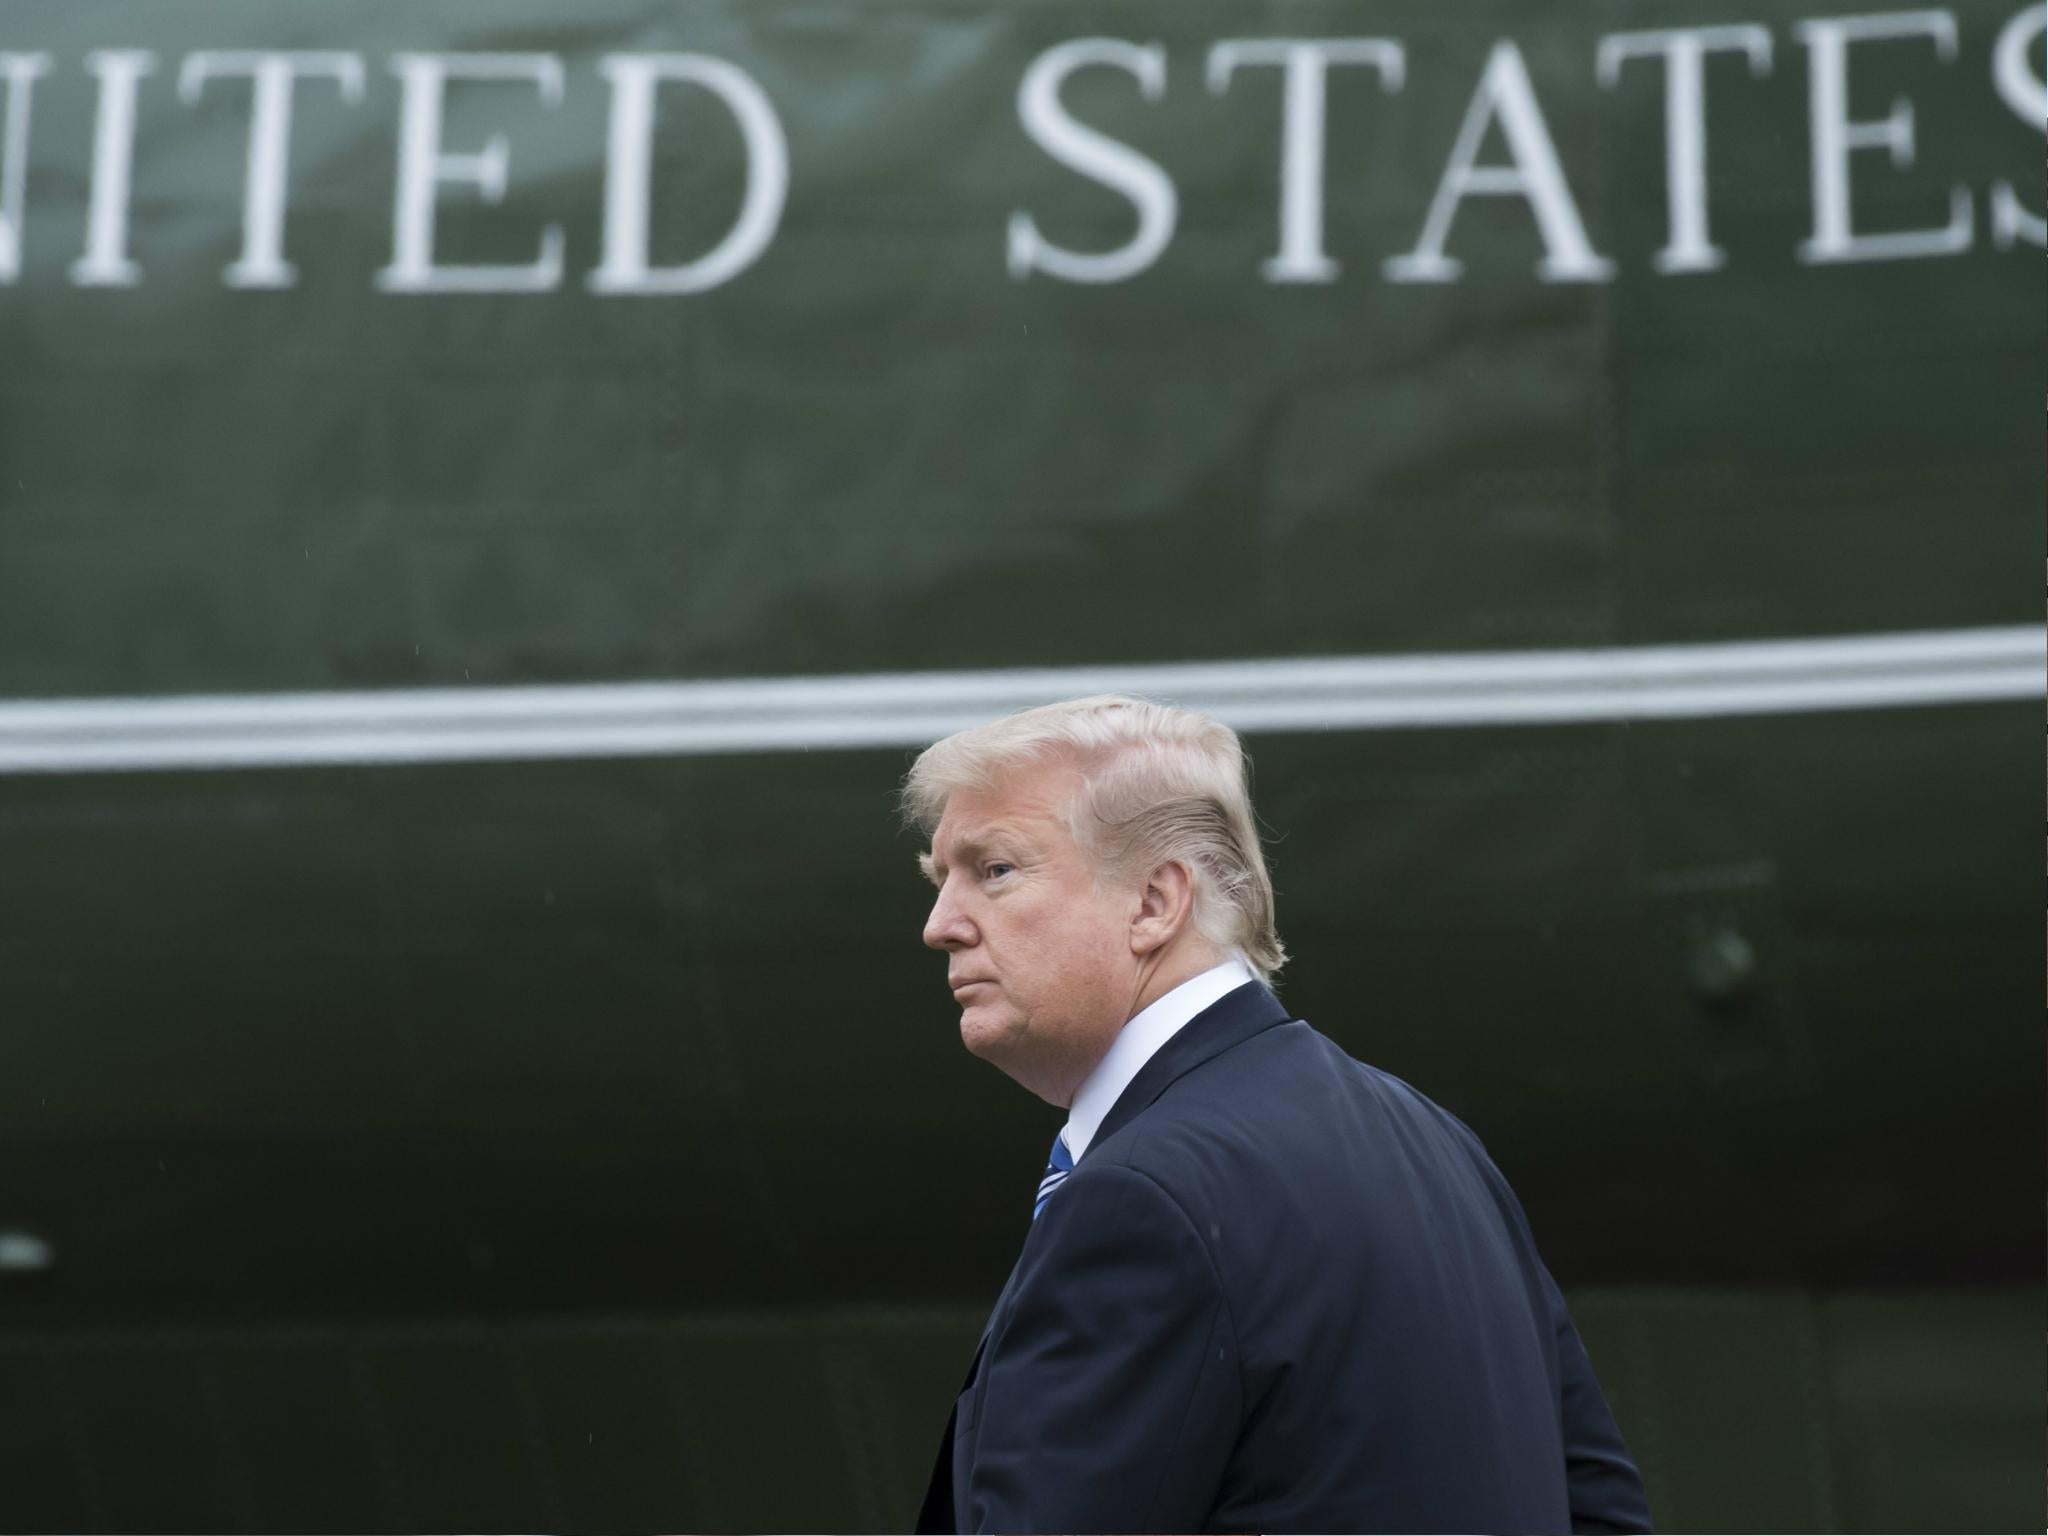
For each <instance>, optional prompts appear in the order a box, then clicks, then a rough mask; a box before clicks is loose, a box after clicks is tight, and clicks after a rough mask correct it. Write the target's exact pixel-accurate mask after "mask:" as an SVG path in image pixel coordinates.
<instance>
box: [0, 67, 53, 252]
mask: <svg viewBox="0 0 2048 1536" xmlns="http://www.w3.org/2000/svg"><path fill="white" fill-rule="evenodd" d="M49 72H50V56H49V55H48V54H47V53H0V82H4V83H5V84H6V86H7V118H6V122H5V123H4V124H0V133H4V134H5V135H6V136H7V138H6V145H5V147H4V149H0V283H11V282H13V281H14V280H15V279H16V278H17V277H19V276H21V232H22V227H23V224H24V223H25V221H26V215H24V214H23V212H22V202H23V199H24V198H25V196H26V188H27V185H28V120H29V93H30V92H31V91H33V90H34V89H35V84H36V81H37V80H39V79H40V78H42V77H43V76H44V75H46V74H48V73H49Z"/></svg>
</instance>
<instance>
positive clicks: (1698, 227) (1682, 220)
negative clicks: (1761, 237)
mask: <svg viewBox="0 0 2048 1536" xmlns="http://www.w3.org/2000/svg"><path fill="white" fill-rule="evenodd" d="M1729 49H1739V50H1740V51H1741V52H1742V53H1743V54H1744V55H1745V56H1746V57H1747V58H1748V60H1749V72H1750V74H1751V75H1753V76H1754V77H1756V78H1757V79H1759V80H1761V79H1762V78H1763V77H1764V76H1765V75H1766V74H1768V73H1769V72H1770V68H1771V34H1770V33H1768V32H1766V31H1765V30H1764V29H1763V28H1762V27H1751V26H1734V27H1681V28H1668V29H1659V30H1655V31H1649V32H1616V33H1613V34H1611V35H1609V36H1607V37H1603V38H1601V39H1600V47H1599V52H1598V54H1597V56H1596V57H1597V67H1598V70H1599V75H1600V83H1601V84H1602V85H1605V86H1612V85H1614V84H1615V83H1616V82H1617V81H1618V80H1619V79H1620V78H1621V66H1622V65H1623V63H1625V62H1626V61H1627V60H1629V59H1640V58H1650V57H1654V56H1658V55H1661V56H1662V57H1663V60H1664V190H1665V197H1666V199H1667V203H1668V207H1669V209H1670V231H1671V234H1670V239H1669V240H1668V242H1667V243H1666V244H1665V246H1664V249H1663V250H1661V251H1659V252H1658V253H1657V254H1656V255H1655V256H1654V257H1652V258H1651V265H1653V266H1654V267H1655V268H1656V269H1657V270H1658V271H1659V272H1712V271H1714V270H1715V269H1716V268H1718V267H1721V266H1723V265H1725V264H1726V263H1727V260H1728V253H1727V252H1726V251H1724V250H1722V249H1721V248H1720V247H1719V246H1717V245H1715V244H1714V243H1713V241H1712V240H1711V239H1710V238H1709V237H1708V234H1707V85H1706V57H1707V55H1708V54H1709V53H1710V52H1718V51H1725V50H1729Z"/></svg>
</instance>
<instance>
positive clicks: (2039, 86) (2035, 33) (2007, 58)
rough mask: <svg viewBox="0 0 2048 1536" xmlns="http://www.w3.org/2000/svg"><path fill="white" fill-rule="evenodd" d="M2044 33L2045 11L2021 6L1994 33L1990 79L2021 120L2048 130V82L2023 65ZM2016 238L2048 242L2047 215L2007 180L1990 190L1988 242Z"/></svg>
mask: <svg viewBox="0 0 2048 1536" xmlns="http://www.w3.org/2000/svg"><path fill="white" fill-rule="evenodd" d="M2044 31H2048V10H2044V9H2043V8H2042V7H2041V6H2040V5H2039V4H2034V5H2026V6H2022V7H2021V8H2020V9H2019V10H2018V11H2017V12H2015V13H2014V15H2013V18H2012V20H2011V21H2008V22H2007V23H2006V24H2005V27H2004V30H2002V31H2001V32H2000V33H1999V34H1998V46H1997V47H1996V48H1994V49H1993V50H1992V54H1991V78H1992V80H1993V81H1994V82H1995V83H1996V84H1997V86H1998V94H1999V95H2000V96H2002V97H2004V98H2005V104H2006V105H2007V106H2008V107H2011V108H2012V109H2013V112H2014V113H2015V114H2016V115H2017V116H2018V117H2019V119H2020V121H2021V122H2023V123H2032V124H2033V125H2034V126H2035V127H2036V128H2048V80H2038V79H2036V78H2035V77H2034V75H2033V73H2032V72H2031V71H2029V70H2028V68H2027V53H2028V51H2029V50H2030V49H2031V48H2032V47H2033V46H2034V44H2036V43H2037V42H2039V41H2040V40H2041V34H2042V33H2043V32H2044ZM2015 240H2024V241H2026V242H2027V244H2029V245H2041V246H2048V219H2044V218H2042V216H2041V215H2040V214H2038V213H2029V212H2028V211H2027V210H2026V208H2025V207H2024V206H2022V204H2021V203H2020V200H2019V196H2018V194H2017V193H2015V192H2014V191H2013V189H2012V183H2011V182H2008V181H2001V182H1996V183H1994V184H1993V186H1992V188H1991V243H1992V244H1993V245H1995V246H1997V247H1998V249H2000V250H2001V251H2009V250H2011V249H2012V245H2013V242H2014V241H2015Z"/></svg>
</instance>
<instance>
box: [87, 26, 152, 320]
mask: <svg viewBox="0 0 2048 1536" xmlns="http://www.w3.org/2000/svg"><path fill="white" fill-rule="evenodd" d="M85 67H86V68H87V69H89V70H91V71H92V72H93V73H94V74H95V75H97V76H99V82H100V106H99V115H98V117H97V119H96V120H95V122H94V125H93V139H92V204H91V207H90V210H89V211H88V213H87V214H86V224H85V254H84V255H83V256H81V257H79V258H78V260H76V261H74V262H73V263H71V281H72V282H73V283H75V284H77V285H78V286H79V287H81V288H132V287H134V286H135V285H136V284H137V283H139V282H141V281H142V269H141V268H140V267H138V266H136V264H135V263H134V262H132V261H130V260H129V259H128V177H129V172H130V170H131V169H132V168H133V166H134V163H135V90H136V87H137V86H138V85H139V84H140V83H141V81H142V77H143V76H144V75H147V74H150V73H153V72H154V71H155V69H156V55H155V54H153V53H150V52H148V51H147V50H144V49H139V48H118V49H104V50H101V51H99V52H95V53H89V54H87V55H86V56H85Z"/></svg>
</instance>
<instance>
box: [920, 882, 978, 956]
mask: <svg viewBox="0 0 2048 1536" xmlns="http://www.w3.org/2000/svg"><path fill="white" fill-rule="evenodd" d="M924 941H925V943H927V944H929V945H930V946H931V947H932V948H933V949H948V950H951V949H965V948H966V947H967V946H968V945H970V944H972V943H973V942H974V924H973V923H971V922H969V921H968V919H967V915H966V914H965V913H964V912H962V911H961V910H960V906H959V903H957V902H955V901H954V900H953V898H952V897H951V896H949V895H948V894H947V893H946V892H944V891H940V892H939V899H938V900H937V901H935V902H933V903H932V913H931V916H930V917H927V918H926V919H925V920H924Z"/></svg>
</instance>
